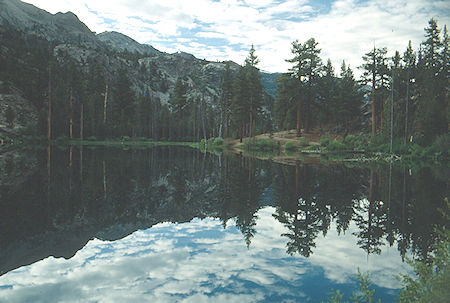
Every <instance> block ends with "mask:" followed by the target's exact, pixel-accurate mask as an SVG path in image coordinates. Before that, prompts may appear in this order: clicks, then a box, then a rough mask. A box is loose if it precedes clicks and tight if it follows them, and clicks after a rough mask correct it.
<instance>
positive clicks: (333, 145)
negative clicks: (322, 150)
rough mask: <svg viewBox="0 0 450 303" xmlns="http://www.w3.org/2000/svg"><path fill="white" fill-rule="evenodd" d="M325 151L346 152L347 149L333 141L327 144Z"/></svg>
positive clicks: (339, 142) (342, 144)
mask: <svg viewBox="0 0 450 303" xmlns="http://www.w3.org/2000/svg"><path fill="white" fill-rule="evenodd" d="M327 150H331V151H340V150H348V148H347V146H346V145H345V144H344V143H343V142H341V141H336V140H333V141H331V142H330V143H329V144H328V146H327Z"/></svg>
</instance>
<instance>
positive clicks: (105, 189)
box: [103, 160, 107, 200]
mask: <svg viewBox="0 0 450 303" xmlns="http://www.w3.org/2000/svg"><path fill="white" fill-rule="evenodd" d="M106 193H107V187H106V163H105V160H103V198H104V199H105V200H106Z"/></svg>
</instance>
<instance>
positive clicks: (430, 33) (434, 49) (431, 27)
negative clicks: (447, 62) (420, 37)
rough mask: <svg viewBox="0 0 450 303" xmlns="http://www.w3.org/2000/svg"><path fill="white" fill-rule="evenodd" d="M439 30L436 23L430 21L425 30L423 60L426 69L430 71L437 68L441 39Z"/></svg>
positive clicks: (432, 20)
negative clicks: (428, 68)
mask: <svg viewBox="0 0 450 303" xmlns="http://www.w3.org/2000/svg"><path fill="white" fill-rule="evenodd" d="M440 32H441V30H440V29H439V28H438V25H437V21H436V20H435V19H430V21H428V27H426V28H425V37H426V38H427V40H425V42H424V43H423V47H424V59H425V62H426V65H427V67H430V68H432V69H435V68H438V64H439V61H438V59H439V50H440V48H441V47H442V42H441V38H440V37H439V35H440Z"/></svg>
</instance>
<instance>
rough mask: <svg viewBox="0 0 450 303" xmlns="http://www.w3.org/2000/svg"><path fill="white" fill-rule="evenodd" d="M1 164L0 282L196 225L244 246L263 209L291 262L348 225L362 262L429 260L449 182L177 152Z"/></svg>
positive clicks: (426, 172) (17, 159) (93, 152)
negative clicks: (138, 236)
mask: <svg viewBox="0 0 450 303" xmlns="http://www.w3.org/2000/svg"><path fill="white" fill-rule="evenodd" d="M21 159H23V161H22V160H21ZM0 165H1V166H2V167H1V174H2V176H1V178H0V180H1V182H2V183H1V185H0V197H1V202H0V207H2V212H1V214H0V228H1V230H2V233H1V235H0V274H1V275H3V274H4V273H6V272H8V271H11V270H13V269H15V268H18V267H21V266H23V265H27V264H32V263H34V262H36V261H38V260H41V259H44V258H46V257H48V256H55V257H64V258H66V259H68V258H71V257H72V256H74V255H75V253H76V252H77V251H78V250H80V249H81V248H83V247H84V246H85V245H86V243H87V242H88V241H89V240H91V239H94V238H97V239H100V240H106V241H115V240H118V239H122V238H124V237H125V236H127V235H130V234H132V233H134V232H135V231H137V230H144V229H148V228H149V227H151V226H154V225H155V224H158V223H161V222H173V223H182V222H190V221H192V220H193V219H194V218H206V217H212V218H218V219H220V220H221V221H222V225H223V226H224V227H225V226H226V225H227V222H228V221H229V220H230V219H232V220H233V222H234V223H235V225H236V227H237V228H238V229H239V230H240V232H241V233H242V236H243V241H245V243H246V245H247V247H250V246H251V241H252V239H253V238H254V236H255V233H256V229H255V225H256V222H257V212H258V211H259V210H260V209H261V207H262V206H268V205H270V206H273V207H274V208H275V212H274V218H276V220H278V221H279V222H280V223H282V224H283V225H284V226H285V227H286V232H285V233H283V234H281V235H280V236H281V237H283V238H285V239H286V241H287V242H286V243H287V244H286V245H287V246H286V251H287V253H288V254H290V255H295V254H299V255H302V256H305V257H310V256H311V255H313V254H314V250H315V247H316V241H317V237H318V235H320V234H322V235H323V236H326V235H327V232H328V231H329V230H330V228H332V226H335V228H336V230H337V231H338V233H339V234H341V233H342V234H345V233H346V232H348V231H349V226H350V225H351V223H352V222H353V223H354V224H355V225H356V226H357V230H356V231H354V230H352V233H353V234H354V235H356V236H357V237H358V243H357V245H358V246H359V247H360V248H361V249H363V250H364V251H366V253H367V254H377V253H379V252H380V248H381V247H382V246H386V245H388V246H397V249H398V251H399V252H400V254H401V255H402V256H404V255H405V254H406V253H407V252H409V251H411V252H412V253H413V254H415V255H417V256H418V257H419V258H421V259H426V258H427V256H428V254H429V253H430V251H431V247H432V244H433V243H434V241H435V240H436V236H435V235H434V231H433V224H438V225H439V224H441V225H443V224H445V223H446V222H444V219H443V218H442V215H441V214H440V213H439V211H437V209H439V208H442V206H443V203H444V197H445V196H446V195H447V194H448V185H449V183H448V180H449V178H448V176H447V175H446V173H445V172H442V170H439V169H438V170H432V169H429V168H427V169H423V170H420V171H414V172H413V173H412V174H411V173H410V172H409V169H407V168H405V167H364V168H363V167H360V168H358V167H355V168H349V167H345V166H343V165H337V164H336V165H328V166H322V165H311V164H304V163H301V162H300V161H299V162H297V163H296V165H294V166H288V165H282V164H275V163H272V162H269V161H261V160H257V159H252V158H246V157H243V156H239V155H221V156H215V155H212V154H203V153H200V152H199V151H197V150H194V149H190V148H180V147H176V148H175V147H157V148H153V149H146V150H118V149H86V148H84V149H82V148H74V147H70V148H67V149H64V150H60V149H57V148H54V147H53V148H52V150H51V152H50V153H47V151H42V152H38V153H32V155H29V154H25V153H24V154H21V153H11V154H8V155H1V156H0ZM14 176H16V177H14ZM17 176H21V177H20V178H18V177H17ZM389 181H390V182H389ZM332 222H333V224H332Z"/></svg>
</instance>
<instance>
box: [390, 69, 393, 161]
mask: <svg viewBox="0 0 450 303" xmlns="http://www.w3.org/2000/svg"><path fill="white" fill-rule="evenodd" d="M393 145H394V68H393V69H392V87H391V148H390V152H391V153H392V148H393Z"/></svg>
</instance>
